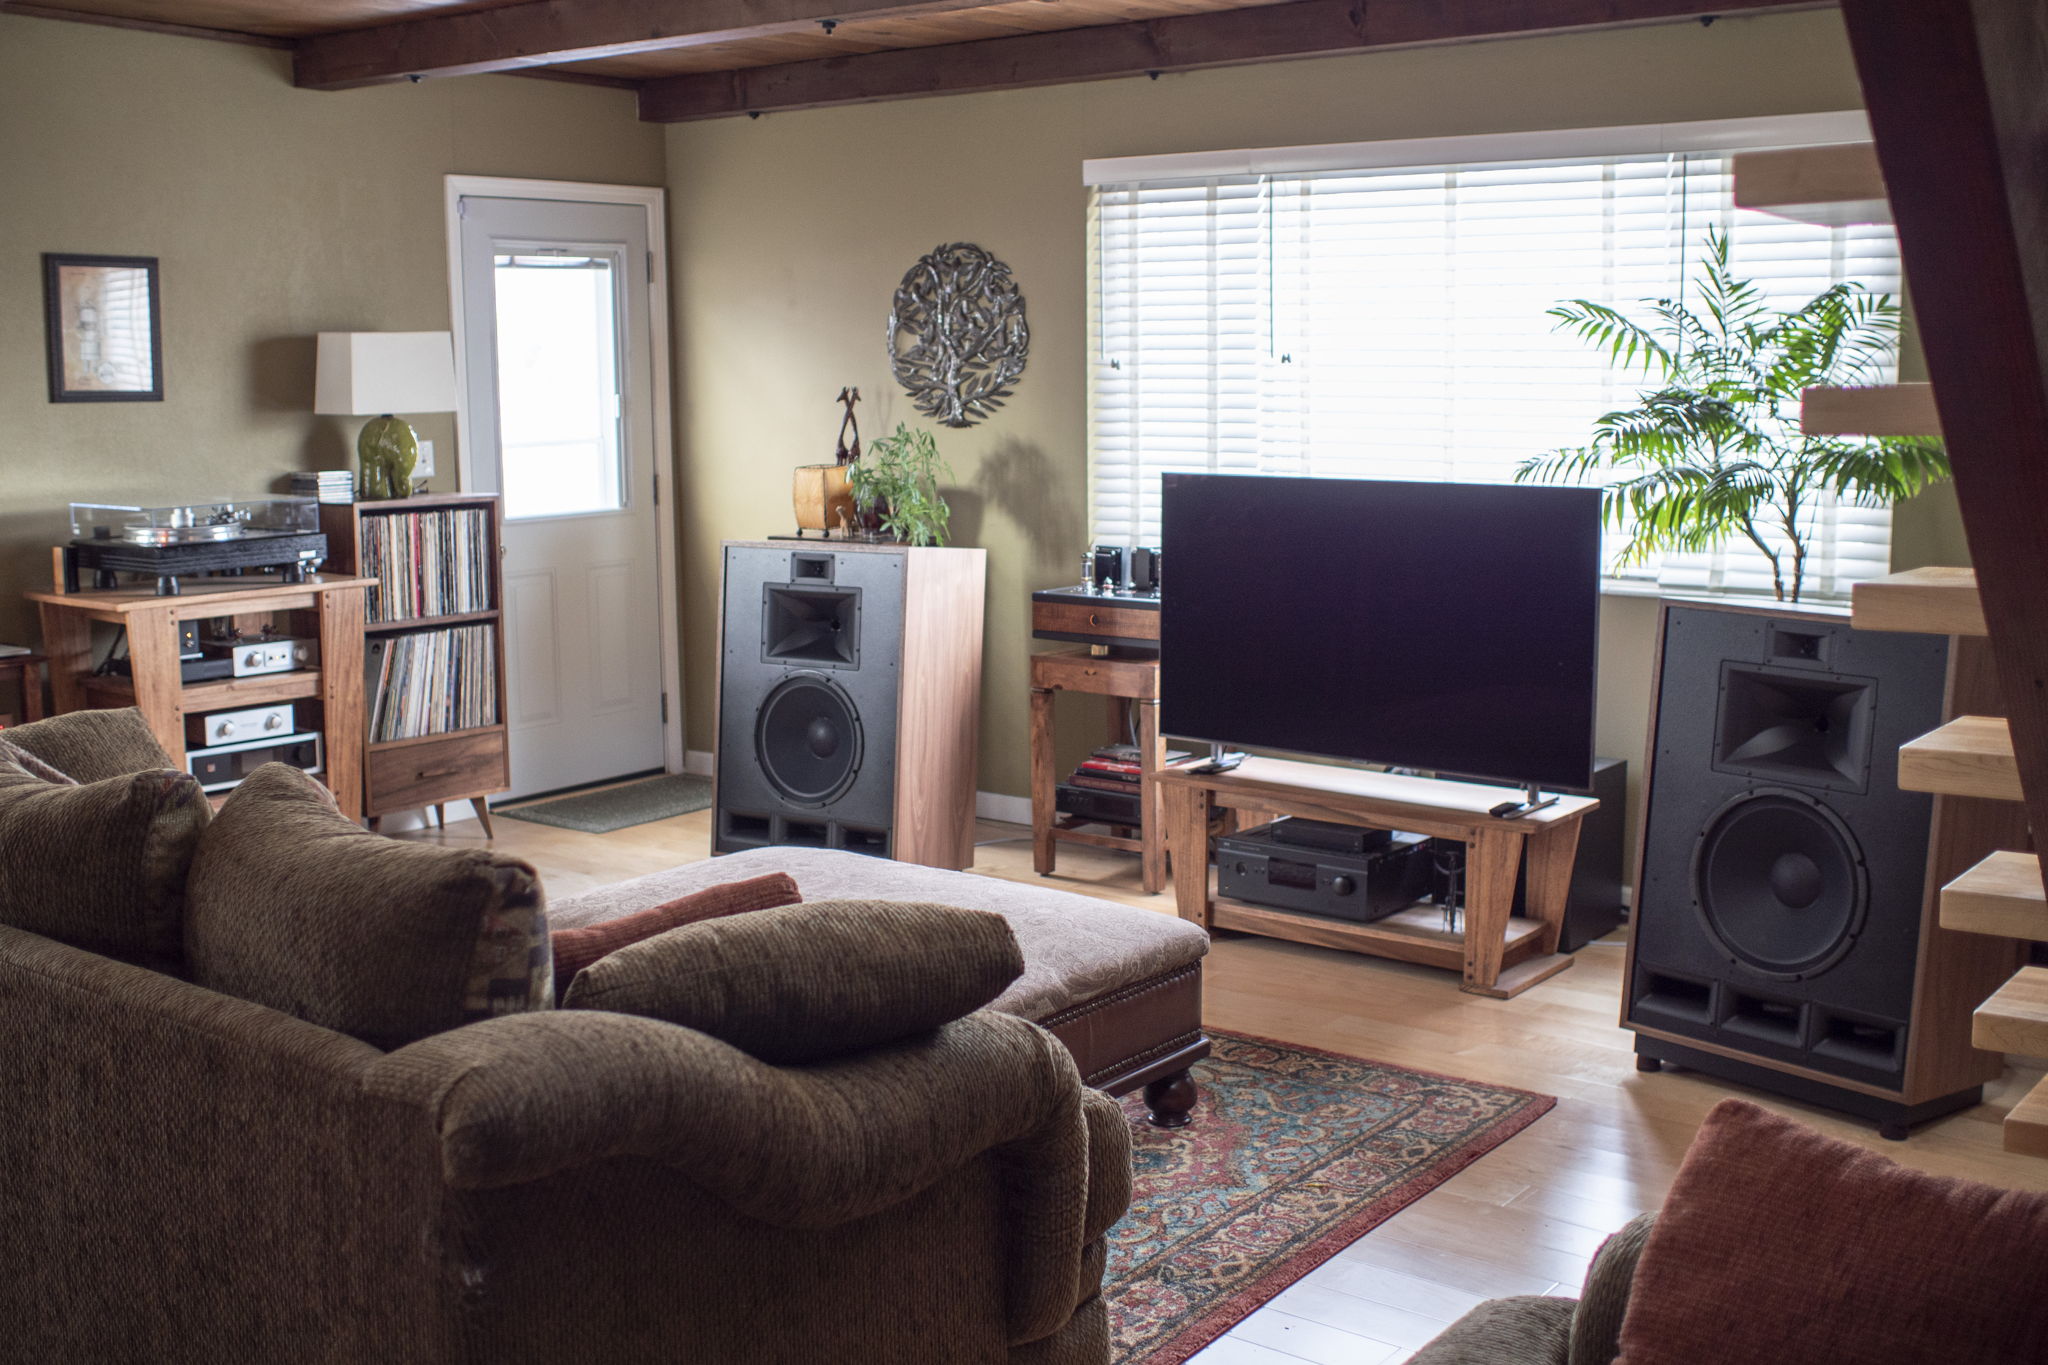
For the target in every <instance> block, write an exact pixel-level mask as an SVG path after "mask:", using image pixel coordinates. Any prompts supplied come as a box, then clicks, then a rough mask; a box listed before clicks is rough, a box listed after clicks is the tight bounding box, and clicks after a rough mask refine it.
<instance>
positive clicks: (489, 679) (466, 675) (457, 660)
mask: <svg viewBox="0 0 2048 1365" xmlns="http://www.w3.org/2000/svg"><path fill="white" fill-rule="evenodd" d="M365 650H366V653H365V672H366V673H367V675H368V676H367V677H366V678H365V683H366V685H367V689H366V690H367V691H368V692H369V695H370V742H371V743H372V744H380V743H384V742H386V741H388V740H394V739H418V738H419V737H420V736H422V735H439V734H446V733H448V732H449V731H451V730H473V729H475V728H477V727H478V726H481V725H495V724H497V722H498V666H497V650H498V641H497V627H496V626H494V625H489V624H484V625H476V626H454V627H451V628H450V629H447V630H422V631H415V632H413V633H411V634H408V635H386V636H380V637H377V638H373V639H371V640H370V641H368V642H367V644H366V645H365Z"/></svg>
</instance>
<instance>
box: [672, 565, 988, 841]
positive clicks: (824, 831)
mask: <svg viewBox="0 0 2048 1365" xmlns="http://www.w3.org/2000/svg"><path fill="white" fill-rule="evenodd" d="M916 553H917V554H919V555H923V556H928V557H927V558H923V559H920V560H918V561H916V562H917V564H918V565H920V566H922V568H921V569H919V568H913V561H912V553H911V552H910V551H907V550H906V549H905V548H904V547H901V546H860V547H854V546H839V545H835V546H834V547H833V549H832V550H831V551H830V552H826V551H811V550H797V551H794V552H792V551H791V549H790V548H789V546H788V544H786V543H775V542H768V543H749V544H731V545H727V546H726V547H725V604H724V624H723V635H724V638H723V641H722V648H721V654H720V676H719V707H718V757H717V764H718V777H717V796H716V802H717V811H716V816H717V819H716V824H715V830H714V835H713V849H714V851H716V852H719V853H729V852H734V851H736V850H739V849H746V848H762V847H768V846H772V845H797V846H807V847H813V848H837V849H846V850H849V851H852V852H856V853H870V854H876V855H879V856H883V857H897V858H903V859H905V860H907V861H912V862H922V863H928V864H931V865H933V866H940V867H964V866H966V865H967V863H968V862H970V861H972V858H973V819H974V759H975V734H976V719H977V716H976V712H975V708H976V707H977V705H978V702H979V684H978V679H979V676H980V658H981V633H980V615H981V601H982V567H981V566H982V560H981V557H980V554H981V552H980V551H971V550H931V551H918V552H916ZM967 621H971V623H972V629H971V630H955V629H952V628H951V627H952V625H953V623H955V622H967ZM941 623H944V624H945V626H946V628H944V629H941V628H940V627H941ZM906 715H915V716H916V717H917V721H916V724H915V726H910V725H907V724H906V723H905V721H904V720H903V717H904V716H906ZM913 810H914V811H916V813H917V814H916V818H915V819H913V818H912V816H911V812H912V811H913Z"/></svg>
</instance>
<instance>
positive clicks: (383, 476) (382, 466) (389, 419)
mask: <svg viewBox="0 0 2048 1365" xmlns="http://www.w3.org/2000/svg"><path fill="white" fill-rule="evenodd" d="M419 459H420V439H419V437H418V435H416V434H415V433H414V431H413V429H412V423H410V422H408V421H406V420H405V419H404V418H402V417H393V416H392V415H391V414H390V413H388V412H387V413H385V414H384V415H383V416H382V417H372V418H371V419H370V420H369V421H367V422H365V423H363V431H362V435H360V436H358V437H357V438H356V465H357V469H358V470H359V473H360V478H361V480H362V498H363V500H364V501H365V502H378V501H382V500H383V499H386V498H409V497H411V496H412V471H413V469H414V468H415V467H416V466H417V465H418V464H419Z"/></svg>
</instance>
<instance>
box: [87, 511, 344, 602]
mask: <svg viewBox="0 0 2048 1365" xmlns="http://www.w3.org/2000/svg"><path fill="white" fill-rule="evenodd" d="M319 528H320V504H319V501H318V500H317V499H315V498H258V499H252V500H246V501H245V500H242V499H233V500H223V501H219V502H188V503H180V504H177V505H175V506H171V507H125V506H120V505H116V504H113V503H99V502H74V503H72V504H71V534H72V537H73V539H72V541H71V543H70V544H69V545H66V546H65V547H64V591H66V592H77V591H78V590H79V574H80V571H81V570H83V569H90V570H92V571H93V586H94V587H96V588H115V587H119V586H120V579H119V578H118V577H117V576H116V575H119V574H124V573H134V574H144V575H147V576H149V577H152V578H154V579H156V591H157V596H159V597H175V596H176V595H177V593H178V579H179V578H180V577H181V576H189V575H194V574H216V573H230V574H239V573H242V572H243V571H245V570H248V569H278V570H280V571H281V573H280V577H282V578H283V580H284V581H285V582H287V583H302V582H304V581H305V577H306V575H307V574H308V573H311V572H313V571H314V570H316V569H318V568H319V567H320V566H321V565H322V564H323V563H325V562H326V560H327V537H326V536H325V535H322V534H321V532H320V529H319Z"/></svg>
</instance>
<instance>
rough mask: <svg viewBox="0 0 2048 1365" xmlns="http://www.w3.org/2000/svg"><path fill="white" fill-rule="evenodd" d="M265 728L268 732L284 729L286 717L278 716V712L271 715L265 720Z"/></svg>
mask: <svg viewBox="0 0 2048 1365" xmlns="http://www.w3.org/2000/svg"><path fill="white" fill-rule="evenodd" d="M263 728H264V729H266V730H282V729H284V717H283V716H280V715H278V714H277V713H276V712H272V713H271V714H270V715H267V716H265V717H264V718H263Z"/></svg>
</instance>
